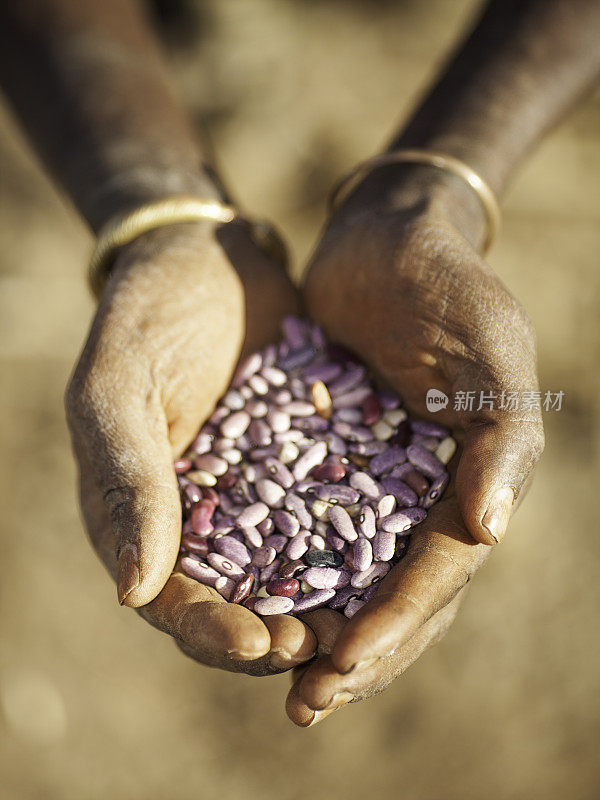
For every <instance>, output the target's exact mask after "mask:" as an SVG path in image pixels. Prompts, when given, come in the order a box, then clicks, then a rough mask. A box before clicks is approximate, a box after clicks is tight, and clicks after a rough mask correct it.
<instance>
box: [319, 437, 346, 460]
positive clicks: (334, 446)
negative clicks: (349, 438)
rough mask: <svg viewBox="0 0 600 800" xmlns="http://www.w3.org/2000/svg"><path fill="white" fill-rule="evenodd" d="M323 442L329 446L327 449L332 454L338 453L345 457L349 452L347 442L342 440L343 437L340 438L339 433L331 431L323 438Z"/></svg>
mask: <svg viewBox="0 0 600 800" xmlns="http://www.w3.org/2000/svg"><path fill="white" fill-rule="evenodd" d="M323 441H324V442H325V444H326V445H327V449H328V450H329V452H330V453H336V454H337V455H340V456H345V455H346V453H347V452H348V446H347V444H346V442H345V441H344V440H343V439H342V437H341V436H338V434H337V433H334V432H333V431H329V432H328V433H326V434H325V435H324V436H323Z"/></svg>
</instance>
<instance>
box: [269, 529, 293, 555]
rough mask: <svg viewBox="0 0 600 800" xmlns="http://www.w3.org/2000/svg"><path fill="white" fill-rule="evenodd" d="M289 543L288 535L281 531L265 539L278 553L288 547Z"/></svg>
mask: <svg viewBox="0 0 600 800" xmlns="http://www.w3.org/2000/svg"><path fill="white" fill-rule="evenodd" d="M287 543H288V537H287V536H283V535H282V534H280V533H273V534H271V536H267V538H266V539H265V544H266V545H267V546H268V547H272V548H273V549H274V550H275V552H277V553H281V551H282V550H284V549H285V548H286V547H287Z"/></svg>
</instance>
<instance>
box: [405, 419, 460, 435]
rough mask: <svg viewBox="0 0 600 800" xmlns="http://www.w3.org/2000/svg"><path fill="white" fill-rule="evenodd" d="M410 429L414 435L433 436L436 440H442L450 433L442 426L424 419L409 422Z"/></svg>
mask: <svg viewBox="0 0 600 800" xmlns="http://www.w3.org/2000/svg"><path fill="white" fill-rule="evenodd" d="M410 427H411V428H412V430H413V431H414V433H420V434H421V435H422V436H435V437H437V438H438V439H444V438H445V437H446V436H448V435H449V433H450V431H449V430H448V428H445V427H444V426H443V425H440V424H438V423H437V422H429V420H424V419H413V420H411V423H410Z"/></svg>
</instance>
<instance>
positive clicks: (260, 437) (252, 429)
mask: <svg viewBox="0 0 600 800" xmlns="http://www.w3.org/2000/svg"><path fill="white" fill-rule="evenodd" d="M248 436H249V437H250V441H251V442H252V444H253V445H255V446H256V447H268V446H269V445H270V444H271V442H272V439H273V437H272V434H271V428H269V426H268V425H267V423H266V422H265V421H264V420H262V419H253V420H252V422H251V423H250V426H249V427H248Z"/></svg>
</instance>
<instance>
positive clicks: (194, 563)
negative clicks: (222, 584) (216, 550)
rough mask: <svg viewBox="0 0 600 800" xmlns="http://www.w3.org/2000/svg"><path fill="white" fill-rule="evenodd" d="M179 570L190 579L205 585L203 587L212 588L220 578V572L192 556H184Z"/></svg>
mask: <svg viewBox="0 0 600 800" xmlns="http://www.w3.org/2000/svg"><path fill="white" fill-rule="evenodd" d="M181 569H182V570H183V571H184V572H185V574H186V575H189V576H190V578H194V579H195V580H197V581H199V582H200V583H203V584H205V586H214V585H215V581H216V580H217V578H220V577H221V573H220V572H218V571H217V570H216V569H213V568H212V567H209V565H208V564H206V563H205V562H204V561H200V560H198V559H197V558H194V557H193V556H184V557H183V558H182V559H181Z"/></svg>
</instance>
